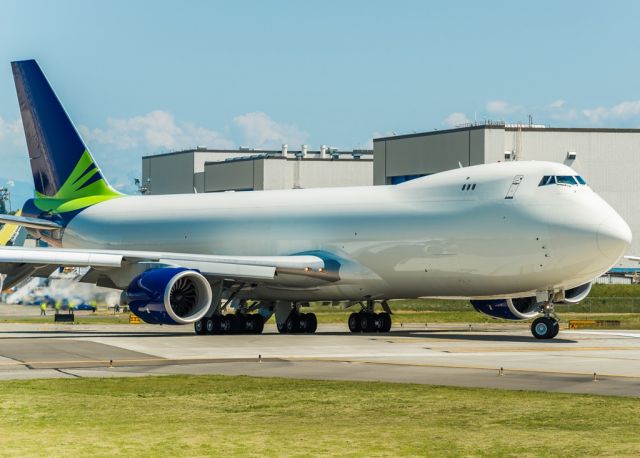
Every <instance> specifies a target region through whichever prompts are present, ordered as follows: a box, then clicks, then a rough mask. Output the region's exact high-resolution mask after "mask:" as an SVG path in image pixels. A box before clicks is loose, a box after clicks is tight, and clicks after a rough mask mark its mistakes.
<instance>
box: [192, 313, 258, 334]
mask: <svg viewBox="0 0 640 458" xmlns="http://www.w3.org/2000/svg"><path fill="white" fill-rule="evenodd" d="M193 327H194V329H195V331H196V334H197V335H215V334H261V333H262V331H263V330H264V318H262V315H260V314H258V313H251V314H242V313H237V314H228V315H213V316H210V317H205V318H202V319H201V320H199V321H196V322H195V323H194V326H193Z"/></svg>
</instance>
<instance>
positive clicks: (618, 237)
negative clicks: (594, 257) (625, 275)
mask: <svg viewBox="0 0 640 458" xmlns="http://www.w3.org/2000/svg"><path fill="white" fill-rule="evenodd" d="M631 238H632V235H631V229H630V228H629V225H628V224H627V223H626V221H625V220H623V219H622V218H621V217H620V216H618V215H615V217H610V218H607V219H606V220H604V221H603V222H602V223H600V226H599V227H598V232H597V241H598V249H599V250H600V252H601V253H602V254H603V255H605V256H607V257H610V258H612V259H614V258H615V259H616V260H617V259H619V258H620V256H622V255H623V254H624V253H625V252H626V251H627V248H629V245H631Z"/></svg>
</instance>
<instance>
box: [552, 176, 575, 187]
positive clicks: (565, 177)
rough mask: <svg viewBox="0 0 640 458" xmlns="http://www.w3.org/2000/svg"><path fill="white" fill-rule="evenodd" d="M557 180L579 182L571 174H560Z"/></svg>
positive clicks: (564, 182) (561, 182) (569, 183)
mask: <svg viewBox="0 0 640 458" xmlns="http://www.w3.org/2000/svg"><path fill="white" fill-rule="evenodd" d="M556 180H557V181H558V184H568V185H575V184H577V183H576V180H575V178H573V177H572V176H571V175H560V176H557V177H556Z"/></svg>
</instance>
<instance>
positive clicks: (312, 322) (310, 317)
mask: <svg viewBox="0 0 640 458" xmlns="http://www.w3.org/2000/svg"><path fill="white" fill-rule="evenodd" d="M304 321H305V324H306V326H305V330H304V332H306V333H307V334H313V333H314V332H316V329H318V318H317V317H316V314H315V313H305V315H304Z"/></svg>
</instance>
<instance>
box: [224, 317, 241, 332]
mask: <svg viewBox="0 0 640 458" xmlns="http://www.w3.org/2000/svg"><path fill="white" fill-rule="evenodd" d="M220 328H221V330H222V334H233V333H235V332H236V329H237V328H238V326H237V321H236V316H235V315H224V316H222V317H220Z"/></svg>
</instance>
